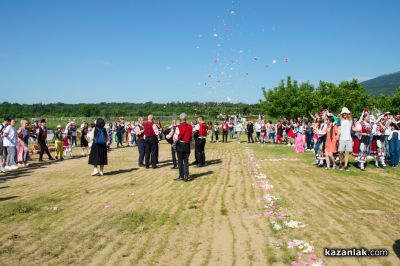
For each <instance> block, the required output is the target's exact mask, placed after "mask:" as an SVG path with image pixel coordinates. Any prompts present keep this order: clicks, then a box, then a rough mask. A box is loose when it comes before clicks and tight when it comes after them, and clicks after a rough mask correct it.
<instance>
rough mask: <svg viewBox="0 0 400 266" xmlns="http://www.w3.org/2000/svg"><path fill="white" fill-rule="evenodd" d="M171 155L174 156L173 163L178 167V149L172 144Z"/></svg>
mask: <svg viewBox="0 0 400 266" xmlns="http://www.w3.org/2000/svg"><path fill="white" fill-rule="evenodd" d="M171 156H172V164H173V165H174V167H177V166H178V164H177V162H176V149H175V147H174V145H171Z"/></svg>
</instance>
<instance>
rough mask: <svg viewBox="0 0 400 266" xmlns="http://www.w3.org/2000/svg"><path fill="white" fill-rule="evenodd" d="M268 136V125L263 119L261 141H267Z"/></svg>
mask: <svg viewBox="0 0 400 266" xmlns="http://www.w3.org/2000/svg"><path fill="white" fill-rule="evenodd" d="M266 136H267V125H266V124H265V120H261V139H260V142H261V143H263V144H264V143H265V140H266Z"/></svg>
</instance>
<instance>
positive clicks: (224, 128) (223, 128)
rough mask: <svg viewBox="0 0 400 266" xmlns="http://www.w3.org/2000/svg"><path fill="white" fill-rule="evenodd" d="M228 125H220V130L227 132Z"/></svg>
mask: <svg viewBox="0 0 400 266" xmlns="http://www.w3.org/2000/svg"><path fill="white" fill-rule="evenodd" d="M228 129H229V125H228V124H227V123H224V124H222V130H223V131H228Z"/></svg>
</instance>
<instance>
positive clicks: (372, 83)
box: [361, 71, 400, 96]
mask: <svg viewBox="0 0 400 266" xmlns="http://www.w3.org/2000/svg"><path fill="white" fill-rule="evenodd" d="M361 84H362V85H363V86H364V87H365V91H366V92H367V93H369V94H371V95H376V96H378V95H380V94H384V95H391V94H393V93H394V92H395V91H396V89H398V88H400V71H398V72H395V73H391V74H386V75H382V76H379V77H377V78H373V79H370V80H366V81H364V82H361Z"/></svg>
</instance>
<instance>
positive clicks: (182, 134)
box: [173, 113, 193, 181]
mask: <svg viewBox="0 0 400 266" xmlns="http://www.w3.org/2000/svg"><path fill="white" fill-rule="evenodd" d="M179 119H180V123H179V126H177V127H176V129H175V133H174V137H173V139H174V144H175V145H176V153H177V155H178V167H179V177H178V178H177V179H178V180H185V181H189V156H190V142H192V132H193V127H192V126H191V125H190V124H188V123H186V120H187V115H186V114H185V113H182V114H180V116H179Z"/></svg>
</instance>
